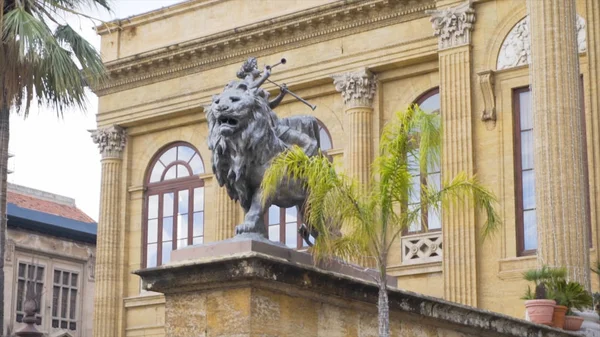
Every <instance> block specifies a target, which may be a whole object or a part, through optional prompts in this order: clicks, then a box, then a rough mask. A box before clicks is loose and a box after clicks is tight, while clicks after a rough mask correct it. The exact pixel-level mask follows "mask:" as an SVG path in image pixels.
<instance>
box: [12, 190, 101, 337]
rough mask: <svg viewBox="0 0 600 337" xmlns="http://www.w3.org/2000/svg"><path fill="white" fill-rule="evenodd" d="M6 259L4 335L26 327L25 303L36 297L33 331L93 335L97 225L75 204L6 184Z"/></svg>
mask: <svg viewBox="0 0 600 337" xmlns="http://www.w3.org/2000/svg"><path fill="white" fill-rule="evenodd" d="M7 200H8V205H7V209H8V211H7V212H8V232H7V245H6V253H5V254H6V255H5V261H4V263H5V264H4V273H5V285H4V291H5V293H4V320H5V323H4V326H5V327H6V329H7V331H6V335H7V336H12V335H11V333H12V332H15V331H17V330H19V329H20V328H22V327H23V326H24V324H22V323H21V322H22V319H23V317H24V311H23V309H24V307H23V305H24V303H25V300H26V299H27V298H29V297H28V296H35V298H36V301H37V303H38V306H39V312H38V313H37V315H36V317H37V324H38V326H37V328H38V330H39V331H41V332H44V333H45V334H47V336H51V337H91V336H92V326H93V323H92V316H93V310H94V284H95V271H94V269H95V260H96V226H97V224H96V222H95V221H94V220H93V219H91V218H90V217H89V216H87V215H86V214H85V213H83V212H82V211H81V210H79V209H78V208H77V207H76V206H75V200H73V199H71V198H67V197H63V196H60V195H56V194H52V193H48V192H44V191H39V190H36V189H32V188H29V187H24V186H19V185H14V184H10V183H9V185H8V194H7Z"/></svg>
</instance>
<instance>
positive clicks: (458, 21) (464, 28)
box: [426, 0, 475, 49]
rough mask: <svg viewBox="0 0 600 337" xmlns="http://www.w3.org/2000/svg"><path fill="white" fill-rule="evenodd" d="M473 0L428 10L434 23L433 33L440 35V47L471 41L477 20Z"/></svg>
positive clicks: (455, 45)
mask: <svg viewBox="0 0 600 337" xmlns="http://www.w3.org/2000/svg"><path fill="white" fill-rule="evenodd" d="M471 5H472V4H471V0H468V1H467V2H465V3H463V4H461V5H458V6H456V7H449V8H444V9H439V10H437V9H436V10H428V11H426V13H427V14H430V15H431V20H430V21H431V23H432V25H433V35H435V36H437V37H439V42H438V48H439V49H447V48H452V47H458V46H462V45H465V44H470V43H471V30H473V23H474V22H475V10H474V9H473V7H471Z"/></svg>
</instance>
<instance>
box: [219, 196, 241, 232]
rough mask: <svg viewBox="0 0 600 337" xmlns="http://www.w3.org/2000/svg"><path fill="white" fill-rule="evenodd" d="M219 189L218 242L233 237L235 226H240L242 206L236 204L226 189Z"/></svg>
mask: <svg viewBox="0 0 600 337" xmlns="http://www.w3.org/2000/svg"><path fill="white" fill-rule="evenodd" d="M216 188H217V216H216V241H223V240H226V239H229V238H231V237H233V235H234V234H235V226H236V225H238V217H239V214H238V213H239V210H240V206H239V205H238V204H236V203H235V202H234V201H233V200H231V198H230V197H229V195H228V194H227V189H226V188H225V187H218V186H217V187H216Z"/></svg>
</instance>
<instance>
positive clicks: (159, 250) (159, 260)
mask: <svg viewBox="0 0 600 337" xmlns="http://www.w3.org/2000/svg"><path fill="white" fill-rule="evenodd" d="M164 195H165V193H164V192H163V193H159V194H158V226H157V227H158V233H157V239H156V241H157V244H156V265H157V266H160V265H162V240H163V235H162V233H163V208H164V207H163V203H164V202H163V200H164Z"/></svg>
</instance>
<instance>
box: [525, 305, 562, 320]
mask: <svg viewBox="0 0 600 337" xmlns="http://www.w3.org/2000/svg"><path fill="white" fill-rule="evenodd" d="M555 305H556V301H554V300H529V301H525V308H526V309H527V315H528V316H529V319H530V320H531V321H532V322H533V323H537V324H546V325H551V324H552V316H553V315H554V306H555Z"/></svg>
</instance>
